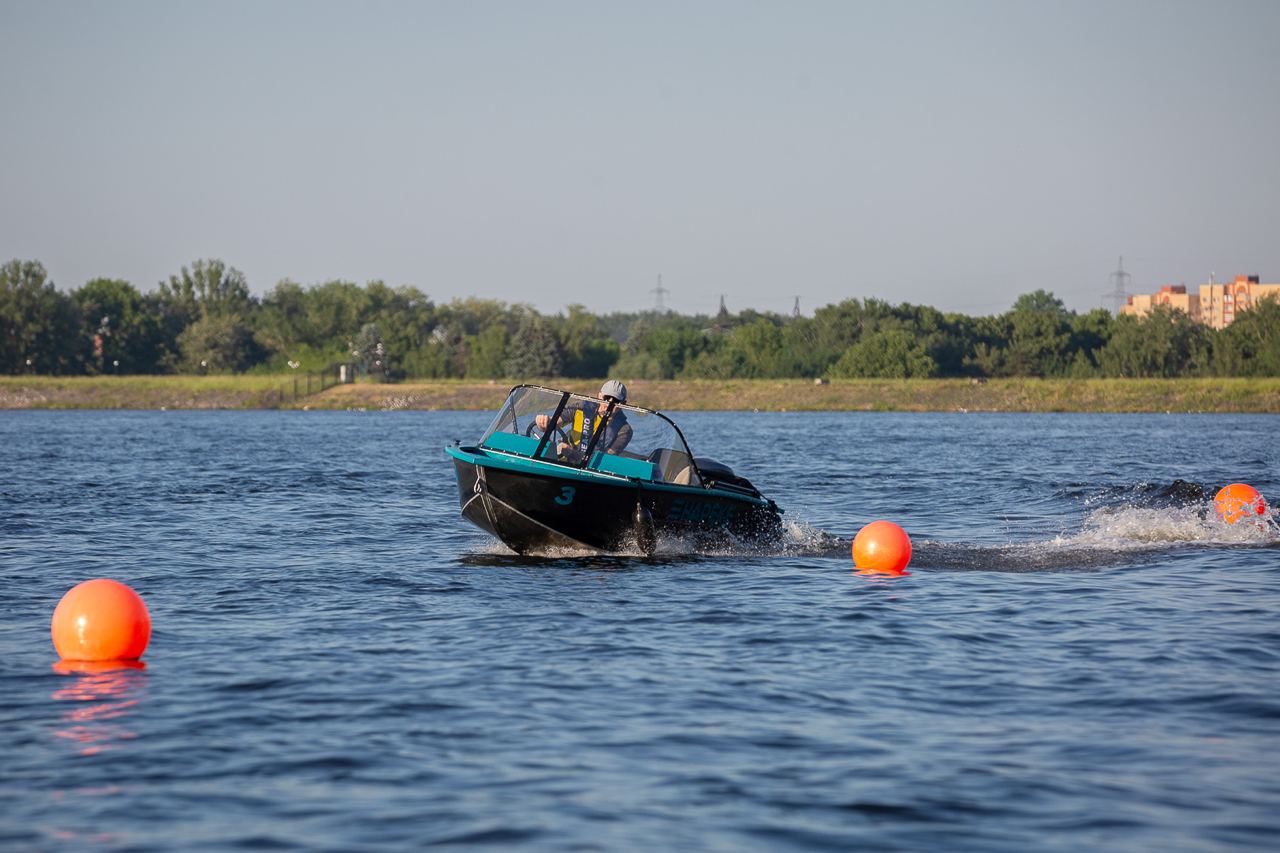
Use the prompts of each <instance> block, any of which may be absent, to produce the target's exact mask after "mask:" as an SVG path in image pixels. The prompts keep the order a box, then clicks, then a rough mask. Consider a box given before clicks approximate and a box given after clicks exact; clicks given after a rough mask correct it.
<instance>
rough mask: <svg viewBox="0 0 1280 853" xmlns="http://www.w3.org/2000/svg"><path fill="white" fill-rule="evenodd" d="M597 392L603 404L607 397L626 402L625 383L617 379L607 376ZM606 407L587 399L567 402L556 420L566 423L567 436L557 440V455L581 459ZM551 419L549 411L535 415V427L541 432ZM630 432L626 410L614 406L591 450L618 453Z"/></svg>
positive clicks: (570, 459)
mask: <svg viewBox="0 0 1280 853" xmlns="http://www.w3.org/2000/svg"><path fill="white" fill-rule="evenodd" d="M596 396H597V397H598V398H599V399H601V400H603V401H605V403H606V404H607V403H608V401H609V400H615V401H617V402H619V403H625V402H627V386H626V385H623V384H622V383H621V382H619V381H618V380H616V379H610V380H609V381H608V382H606V383H604V384H603V385H601V386H600V393H599V394H597V395H596ZM607 409H608V406H607V405H602V404H601V403H592V402H589V401H586V400H583V401H581V402H579V403H575V404H574V405H572V406H566V407H565V410H564V411H563V412H561V413H560V419H559V420H558V421H557V422H556V423H557V425H558V426H560V427H562V428H564V427H565V426H567V427H568V428H567V429H566V431H565V435H566V437H567V438H568V439H569V440H568V441H567V442H566V441H561V442H557V443H556V455H558V456H560V457H562V458H564V459H567V460H569V461H570V462H574V463H577V462H581V461H582V454H583V453H585V452H586V450H587V447H588V446H589V445H590V444H591V436H592V435H594V434H595V431H596V430H597V429H598V428H599V427H600V422H601V421H603V420H604V415H605V411H606V410H607ZM550 421H551V416H550V415H538V416H537V417H536V418H535V419H534V422H535V423H537V425H538V429H540V430H543V431H544V432H545V431H546V429H547V424H548V423H550ZM631 433H632V430H631V424H629V423H627V414H626V412H624V411H622V410H621V409H614V410H613V414H612V415H611V416H610V417H609V423H608V425H607V426H606V427H605V430H604V435H602V436H600V440H599V441H597V442H596V446H595V451H593V452H600V453H610V454H613V455H617V453H618V451H620V450H622V448H624V447H626V446H627V442H629V441H631Z"/></svg>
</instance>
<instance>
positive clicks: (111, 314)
mask: <svg viewBox="0 0 1280 853" xmlns="http://www.w3.org/2000/svg"><path fill="white" fill-rule="evenodd" d="M71 296H72V299H74V300H75V302H76V304H77V305H78V306H79V308H80V339H81V340H83V341H84V342H85V366H86V368H88V370H89V372H91V373H98V372H101V373H159V372H161V371H162V370H163V366H164V365H163V362H162V359H163V356H164V335H163V329H162V328H161V324H160V318H159V316H158V315H157V314H156V313H155V311H154V310H153V307H154V301H151V302H149V301H148V300H147V299H146V298H145V297H143V295H142V294H141V293H139V292H138V290H137V289H136V288H135V287H134V286H133V285H132V284H130V283H129V282H127V281H121V280H119V279H110V278H95V279H93V280H91V281H89V282H86V283H85V285H84V287H81V288H80V289H79V290H77V291H75V292H74V293H72V295H71Z"/></svg>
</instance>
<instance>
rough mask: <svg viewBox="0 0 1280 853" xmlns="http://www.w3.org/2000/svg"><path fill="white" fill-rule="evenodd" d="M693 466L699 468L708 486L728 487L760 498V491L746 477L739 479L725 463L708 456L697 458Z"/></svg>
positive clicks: (694, 459)
mask: <svg viewBox="0 0 1280 853" xmlns="http://www.w3.org/2000/svg"><path fill="white" fill-rule="evenodd" d="M693 464H694V465H696V466H698V473H699V474H701V475H702V481H703V482H704V483H706V484H707V485H708V486H720V487H722V488H723V487H728V488H730V489H732V490H734V491H746V492H748V493H750V494H752V495H754V496H756V497H760V491H759V490H758V489H757V488H756V487H755V486H753V485H751V481H750V480H748V479H747V478H746V477H739V476H738V475H737V474H735V473H733V469H732V468H730V467H729V466H728V465H725V464H724V463H723V462H717V461H716V460H714V459H711V458H709V457H706V456H695V457H694V458H693Z"/></svg>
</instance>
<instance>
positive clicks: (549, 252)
mask: <svg viewBox="0 0 1280 853" xmlns="http://www.w3.org/2000/svg"><path fill="white" fill-rule="evenodd" d="M0 115H3V125H4V130H3V132H2V133H0V190H2V191H3V196H4V203H3V205H0V261H4V260H9V259H12V258H21V259H24V260H28V259H30V260H39V261H42V262H43V263H44V264H45V266H46V268H47V269H48V271H49V274H50V277H51V278H52V279H53V280H54V281H55V282H56V283H57V284H58V286H59V287H61V288H63V289H72V288H75V287H79V286H80V285H82V284H83V283H84V282H85V281H87V280H88V279H90V278H94V277H97V276H108V277H113V278H124V279H127V280H129V281H131V282H132V283H133V284H134V285H135V286H137V287H138V288H139V289H141V290H143V291H147V290H152V289H154V288H155V286H156V283H157V282H159V281H160V280H161V279H163V278H167V277H168V276H169V275H171V274H174V273H177V272H178V270H179V269H180V268H181V267H182V266H183V265H184V264H190V263H191V262H192V261H194V260H196V259H198V258H220V259H222V260H224V261H226V262H227V263H228V264H230V265H232V266H235V267H236V268H238V269H240V270H241V271H242V272H244V273H245V275H246V276H247V277H248V279H249V282H250V285H251V287H252V289H253V290H254V292H256V293H263V292H264V291H266V290H268V289H269V288H270V287H272V286H273V285H275V283H276V282H277V281H279V280H280V279H282V278H290V279H293V280H295V281H298V282H300V283H303V284H308V285H309V284H315V283H319V282H321V281H325V280H329V279H334V278H341V279H347V280H351V281H356V282H358V283H361V284H363V283H364V282H366V281H368V280H370V279H382V280H384V281H386V282H387V283H388V284H391V285H401V284H411V285H414V286H416V287H419V288H420V289H422V290H423V291H425V292H426V293H427V294H429V295H430V296H431V298H433V299H435V300H436V301H448V300H450V299H452V298H455V297H464V296H481V297H490V298H496V299H501V300H504V301H508V302H527V303H531V304H533V305H535V306H536V307H538V308H539V309H541V310H544V311H550V312H555V311H559V310H562V309H563V308H564V307H565V306H566V305H568V304H569V303H572V302H579V303H582V304H584V305H586V306H587V307H588V308H590V309H591V310H593V311H598V312H606V311H613V310H640V309H644V308H647V307H649V306H651V305H652V304H653V300H654V297H653V294H652V293H651V292H650V290H651V289H652V288H653V287H654V286H655V285H656V283H657V277H658V275H659V274H661V275H662V277H663V278H662V280H663V284H664V285H665V286H666V287H667V288H668V289H669V290H670V291H671V292H670V294H668V295H667V298H666V301H667V304H668V306H670V307H673V308H675V309H677V310H679V311H682V312H687V313H691V312H713V311H715V310H716V308H717V307H718V302H719V296H720V294H724V295H725V296H726V298H727V302H728V306H729V308H730V309H731V310H738V309H740V308H744V307H754V308H757V309H760V310H773V311H780V312H788V311H790V310H791V307H792V299H793V297H795V296H800V297H801V307H802V309H803V310H804V311H805V312H806V313H809V312H811V311H812V309H813V308H814V307H816V306H818V305H823V304H827V303H831V302H836V301H838V300H840V299H844V298H848V297H860V298H866V297H878V298H881V299H887V300H889V301H891V302H894V303H897V302H901V301H908V302H915V303H924V304H929V305H934V306H936V307H938V308H941V309H944V310H954V311H963V312H966V313H970V314H986V313H995V312H1000V311H1003V310H1005V309H1007V308H1008V307H1009V306H1010V305H1011V304H1012V303H1013V301H1014V299H1015V298H1016V297H1017V295H1018V294H1020V293H1024V292H1027V291H1030V290H1034V289H1036V288H1045V289H1048V290H1051V291H1053V292H1054V293H1055V294H1057V295H1058V296H1059V297H1061V298H1062V299H1063V300H1064V301H1065V302H1066V303H1067V305H1068V307H1070V308H1073V309H1075V310H1081V311H1083V310H1088V309H1090V308H1094V307H1099V306H1101V305H1102V304H1103V294H1104V293H1106V292H1107V291H1108V290H1109V289H1110V288H1111V282H1110V280H1109V274H1110V273H1111V271H1112V270H1113V269H1115V266H1116V261H1117V258H1118V256H1120V255H1124V257H1125V266H1126V268H1127V269H1128V270H1129V271H1130V272H1131V273H1132V275H1133V279H1132V282H1131V285H1130V289H1131V290H1152V289H1155V288H1156V287H1158V286H1159V285H1162V284H1177V283H1186V284H1188V285H1193V286H1194V285H1196V284H1199V283H1201V282H1204V281H1206V280H1207V279H1208V276H1209V274H1210V272H1216V273H1217V275H1218V277H1219V280H1221V279H1222V278H1225V277H1228V276H1234V275H1237V274H1259V275H1261V276H1262V277H1263V280H1264V281H1280V216H1278V215H1277V214H1278V213H1280V2H1273V0H1258V2H1240V0H1214V2H1209V0H1197V2H1178V0H1129V2H1125V0H1119V2H1117V1H1116V0H1105V1H1104V2H1087V0H1072V2H1040V1H1039V0H1019V2H976V1H975V2H960V0H948V2H888V0H884V2H853V0H847V1H846V0H841V2H816V0H811V1H810V2H784V0H776V2H767V3H759V2H747V0H731V1H730V2H715V0H695V2H687V0H684V2H670V3H668V2H643V3H641V2H572V3H570V2H405V3H388V2H359V3H357V2H350V3H323V2H280V1H279V0H273V2H214V0H210V1H209V2H201V3H194V2H168V0H166V2H44V0H31V2H26V1H25V0H23V1H22V2H19V0H0Z"/></svg>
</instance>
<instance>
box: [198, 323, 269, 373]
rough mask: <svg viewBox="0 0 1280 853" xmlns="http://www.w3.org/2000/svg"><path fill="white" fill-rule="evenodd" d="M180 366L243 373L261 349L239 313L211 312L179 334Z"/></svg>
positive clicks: (255, 359) (250, 365)
mask: <svg viewBox="0 0 1280 853" xmlns="http://www.w3.org/2000/svg"><path fill="white" fill-rule="evenodd" d="M177 343H178V349H179V351H180V352H181V353H182V361H181V367H182V369H183V370H184V371H186V372H198V373H205V372H208V373H226V372H234V373H242V372H244V371H246V370H248V369H249V368H250V367H252V366H253V365H254V364H256V363H257V362H258V360H259V359H261V357H262V354H263V353H262V349H261V348H260V347H259V346H258V343H257V341H255V340H254V337H253V332H252V331H250V329H249V327H248V325H247V324H245V323H244V322H243V321H242V320H241V319H240V317H239V316H237V315H235V314H210V315H209V316H207V317H201V318H200V319H198V320H196V321H195V322H193V323H192V324H191V325H189V326H187V327H186V328H185V329H183V330H182V332H181V333H180V334H179V335H178V341H177Z"/></svg>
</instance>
